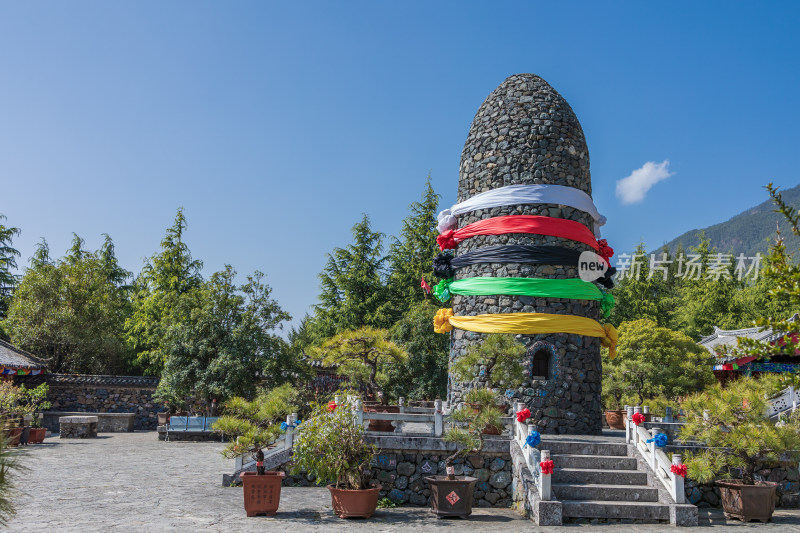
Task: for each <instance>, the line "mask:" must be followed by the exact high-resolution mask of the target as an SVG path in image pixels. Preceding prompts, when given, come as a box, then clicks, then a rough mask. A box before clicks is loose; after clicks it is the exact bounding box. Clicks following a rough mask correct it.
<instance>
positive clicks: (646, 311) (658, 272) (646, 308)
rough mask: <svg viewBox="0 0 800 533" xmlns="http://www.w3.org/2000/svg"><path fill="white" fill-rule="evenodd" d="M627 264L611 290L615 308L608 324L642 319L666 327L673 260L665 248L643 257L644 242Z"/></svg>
mask: <svg viewBox="0 0 800 533" xmlns="http://www.w3.org/2000/svg"><path fill="white" fill-rule="evenodd" d="M629 261H630V262H629V264H628V265H627V268H626V269H625V271H624V272H623V271H622V269H621V268H620V274H618V277H621V278H622V279H619V280H618V282H617V285H616V287H615V288H614V289H613V291H612V294H613V295H614V298H615V300H616V305H615V306H614V310H613V311H612V313H611V317H610V319H609V321H610V322H611V323H612V324H614V325H615V326H619V325H620V324H621V323H622V322H627V321H630V320H640V319H644V320H652V321H653V322H656V323H657V324H658V325H659V326H662V327H668V326H670V325H671V323H672V316H673V313H674V305H675V276H674V269H675V266H674V263H675V262H674V258H673V257H672V256H671V255H670V254H669V251H668V250H666V249H664V250H662V251H661V252H659V253H657V254H655V255H654V256H651V255H647V252H646V249H645V245H644V243H639V245H638V246H637V247H636V250H635V251H634V253H633V256H632V257H631V258H630V260H629ZM619 264H620V263H618V265H619ZM651 267H653V268H651ZM623 274H624V277H623ZM665 278H666V279H665Z"/></svg>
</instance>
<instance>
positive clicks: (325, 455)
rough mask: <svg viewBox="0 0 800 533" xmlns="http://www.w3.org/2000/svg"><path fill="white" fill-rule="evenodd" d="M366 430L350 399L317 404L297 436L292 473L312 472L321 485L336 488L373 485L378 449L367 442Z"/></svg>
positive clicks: (360, 487)
mask: <svg viewBox="0 0 800 533" xmlns="http://www.w3.org/2000/svg"><path fill="white" fill-rule="evenodd" d="M364 432H365V431H364V427H363V426H362V425H361V424H359V423H358V421H357V420H356V418H355V417H354V416H353V413H352V410H351V406H350V405H349V404H348V403H347V402H344V403H342V404H341V405H336V404H335V403H333V402H331V403H329V404H315V405H314V406H313V410H312V414H311V416H310V417H309V418H307V419H306V420H305V421H304V422H303V424H302V426H300V428H299V431H298V434H297V436H296V438H295V441H294V447H293V453H292V473H293V474H297V473H299V472H301V471H302V472H305V473H307V474H311V475H313V476H314V477H315V478H316V481H317V484H331V485H333V487H334V488H336V489H348V490H358V489H367V488H369V483H370V479H371V477H372V471H371V470H370V468H369V464H370V461H371V460H372V458H373V456H374V455H375V453H376V452H377V448H376V447H375V446H374V445H371V444H367V443H366V442H365V440H364ZM376 501H377V500H376Z"/></svg>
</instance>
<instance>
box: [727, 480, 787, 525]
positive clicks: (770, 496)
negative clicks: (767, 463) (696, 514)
mask: <svg viewBox="0 0 800 533" xmlns="http://www.w3.org/2000/svg"><path fill="white" fill-rule="evenodd" d="M716 483H717V486H718V487H719V492H720V496H721V500H722V510H723V511H725V517H726V518H738V519H739V520H742V521H743V522H749V521H750V520H760V521H762V522H768V521H769V520H770V519H771V518H772V513H773V512H775V500H776V499H777V498H776V495H775V491H776V489H777V488H778V484H777V483H773V482H771V481H759V482H757V483H756V484H755V485H743V484H742V480H741V479H721V480H717V482H716Z"/></svg>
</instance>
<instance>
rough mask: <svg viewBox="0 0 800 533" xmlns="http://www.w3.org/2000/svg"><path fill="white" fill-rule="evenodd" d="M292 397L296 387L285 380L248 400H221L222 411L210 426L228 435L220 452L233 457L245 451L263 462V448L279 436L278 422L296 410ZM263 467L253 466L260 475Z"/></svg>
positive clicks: (238, 398)
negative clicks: (226, 442)
mask: <svg viewBox="0 0 800 533" xmlns="http://www.w3.org/2000/svg"><path fill="white" fill-rule="evenodd" d="M296 397H297V391H295V389H294V388H293V387H292V386H291V385H289V384H285V385H281V386H280V387H276V388H274V389H271V390H269V391H262V392H260V393H259V394H258V395H256V397H255V398H254V399H253V400H252V401H248V400H246V399H244V398H241V397H233V398H231V399H230V400H228V401H227V402H225V404H224V410H225V414H224V415H223V416H221V417H220V418H219V420H217V421H216V422H215V423H214V425H213V426H212V428H213V429H214V430H215V431H219V432H220V433H222V434H223V435H225V436H226V437H227V438H229V439H232V440H231V441H230V442H229V443H228V445H227V446H226V447H225V449H224V450H223V451H222V454H223V455H224V456H225V457H228V458H234V457H237V456H239V455H242V454H243V453H247V452H249V453H251V454H252V455H253V459H255V460H256V461H257V462H263V461H264V448H266V447H267V446H269V445H270V444H272V443H274V442H275V441H276V440H277V439H278V437H279V436H280V432H281V428H280V423H281V422H282V421H285V420H286V417H287V415H290V414H291V413H292V412H294V411H296V410H297V406H296V405H295V403H294V402H295V399H296ZM264 471H265V469H264V466H257V467H256V472H257V473H258V475H264Z"/></svg>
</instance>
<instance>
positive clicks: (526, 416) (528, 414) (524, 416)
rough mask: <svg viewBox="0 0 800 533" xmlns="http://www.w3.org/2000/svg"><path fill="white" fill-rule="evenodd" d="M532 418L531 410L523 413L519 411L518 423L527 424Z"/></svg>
mask: <svg viewBox="0 0 800 533" xmlns="http://www.w3.org/2000/svg"><path fill="white" fill-rule="evenodd" d="M530 417H531V410H530V409H528V408H527V407H526V408H525V409H522V410H521V411H517V422H525V421H526V420H527V419H529V418H530Z"/></svg>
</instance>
